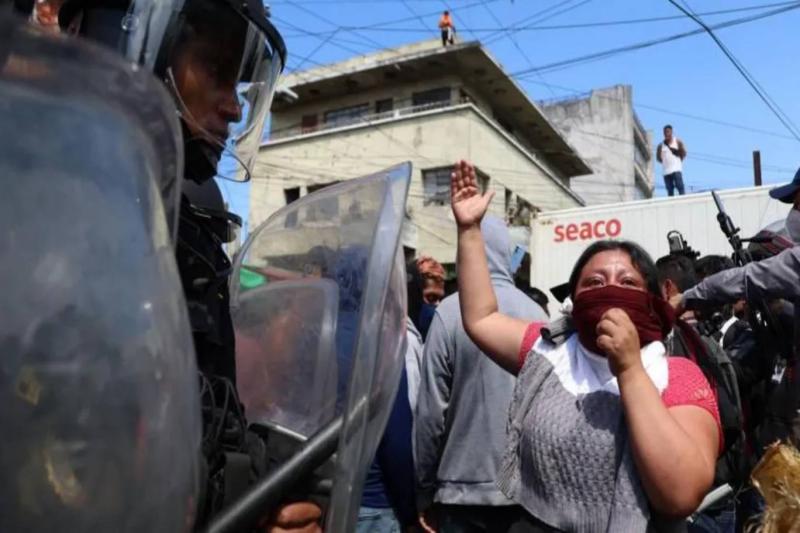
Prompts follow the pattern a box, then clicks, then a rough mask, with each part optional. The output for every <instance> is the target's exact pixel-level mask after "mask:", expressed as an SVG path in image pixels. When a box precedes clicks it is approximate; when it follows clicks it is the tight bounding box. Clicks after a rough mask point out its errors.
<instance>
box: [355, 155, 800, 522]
mask: <svg viewBox="0 0 800 533" xmlns="http://www.w3.org/2000/svg"><path fill="white" fill-rule="evenodd" d="M771 195H772V196H773V197H774V198H776V199H778V200H780V201H782V202H785V203H789V204H793V206H794V208H793V209H792V210H791V211H790V214H789V217H788V218H787V233H788V234H764V235H761V237H762V238H761V239H758V240H757V244H755V245H752V246H751V252H752V253H751V255H752V257H753V259H754V261H753V262H750V263H748V264H745V265H741V266H738V267H737V266H736V265H735V264H734V262H733V261H732V260H731V258H730V257H728V256H720V255H707V256H703V257H698V256H699V254H698V253H696V252H694V251H693V250H691V248H689V247H685V248H684V249H682V250H674V251H673V252H671V253H670V254H669V255H666V256H664V257H661V258H658V260H654V259H653V258H651V257H650V256H649V255H648V253H647V252H646V251H644V250H643V249H642V248H641V247H640V246H639V245H638V244H636V243H633V242H626V241H613V240H606V241H598V242H595V243H593V244H592V245H590V246H589V247H588V248H587V249H586V250H585V252H584V253H583V255H582V256H581V257H580V258H579V259H578V261H577V262H576V264H575V266H574V268H573V271H572V273H571V275H570V277H569V281H568V284H567V285H568V297H567V299H566V300H565V302H564V303H563V305H562V312H561V316H558V317H553V320H551V319H550V318H549V316H548V315H547V314H546V312H545V309H543V307H542V306H540V305H539V304H537V303H536V302H535V301H534V299H533V298H532V297H531V296H529V295H528V294H526V293H524V292H522V291H520V290H519V289H517V288H516V287H515V286H514V279H513V277H514V273H513V272H512V271H511V248H512V247H511V243H510V239H509V233H508V230H507V228H506V226H505V223H504V222H503V221H502V220H500V219H497V218H495V217H493V216H489V215H487V216H484V215H485V212H486V209H487V207H488V205H489V202H490V201H491V194H490V193H487V194H485V195H481V194H480V192H479V189H478V187H477V183H476V178H475V174H474V169H473V167H472V166H471V165H470V164H469V163H467V162H463V161H462V162H459V163H457V164H456V166H455V170H454V173H453V177H452V206H453V213H454V216H455V220H456V222H457V226H458V256H457V265H456V271H457V274H458V275H457V280H458V292H456V293H454V294H450V295H448V296H447V297H445V298H444V299H442V301H441V303H439V305H438V306H437V307H436V310H435V313H434V314H433V319H432V321H431V323H430V326H429V329H428V333H427V335H420V334H419V329H420V327H419V326H420V323H419V316H420V313H419V309H420V308H421V306H422V305H424V304H422V303H421V301H422V300H421V294H422V292H421V287H422V286H423V285H422V283H421V282H420V281H419V280H418V274H417V272H418V269H417V265H416V263H414V262H412V263H410V264H409V265H408V271H409V272H410V273H411V274H410V275H409V285H408V290H409V297H408V301H409V315H410V323H409V350H408V353H409V355H407V366H406V372H407V376H408V379H409V383H410V386H409V387H408V389H407V390H408V391H409V393H408V396H407V398H406V397H405V396H404V397H403V398H402V400H403V401H404V402H405V401H406V400H407V401H408V403H409V405H410V406H412V407H411V409H410V411H411V413H412V417H411V418H412V420H410V421H407V423H406V432H407V433H409V434H411V435H413V439H409V440H413V442H412V446H411V448H412V450H413V453H412V452H411V451H410V452H408V453H410V454H411V455H412V456H413V461H414V468H415V472H416V476H415V481H414V483H415V484H414V487H413V489H414V490H415V492H416V497H415V501H414V503H415V505H416V512H417V516H418V519H415V517H414V514H413V513H412V512H411V511H410V510H409V509H408V508H406V509H404V512H402V513H400V512H397V513H396V514H395V517H396V518H397V520H398V521H397V522H393V520H394V517H392V516H391V515H390V516H389V523H390V524H394V525H393V526H389V525H387V524H386V523H384V525H383V527H382V528H379V529H369V528H365V529H363V530H361V531H373V530H374V531H401V530H408V529H409V528H411V529H414V528H422V529H423V530H425V531H442V532H465V531H476V532H477V531H498V532H501V531H515V532H523V531H529V532H552V531H609V532H611V531H651V530H653V531H685V530H688V531H691V532H715V533H717V532H719V533H721V532H731V533H733V532H734V531H743V530H744V528H745V527H746V526H748V525H752V524H754V523H757V521H758V519H759V517H761V516H762V515H763V513H764V511H765V508H764V502H763V500H762V498H761V496H760V495H759V493H758V492H757V491H756V490H755V489H754V488H753V487H752V486H751V484H750V480H749V474H750V472H751V471H752V469H753V467H754V466H755V464H756V463H757V461H758V460H759V458H760V457H761V455H762V453H763V451H764V450H765V449H766V447H767V446H768V445H769V444H771V443H772V442H775V441H777V440H783V441H789V440H792V439H793V440H794V442H795V443H796V442H797V441H798V439H800V433H798V427H800V424H798V421H800V420H799V419H798V416H797V412H798V407H800V404H798V400H800V391H799V390H797V384H796V383H795V380H796V378H795V374H794V372H795V365H796V359H795V350H796V347H797V346H798V342H797V340H796V337H795V336H796V334H797V331H798V329H797V328H795V324H794V323H793V322H792V318H791V317H792V313H793V302H794V300H795V299H796V298H797V296H798V289H797V287H799V286H800V285H799V284H798V281H800V279H798V277H799V276H800V262H798V259H800V253H798V252H797V251H796V250H797V249H796V248H794V247H793V244H794V242H796V241H795V240H794V239H797V238H800V232H797V231H796V230H794V229H792V228H793V225H792V220H794V219H795V218H796V217H798V214H800V211H798V206H799V205H800V172H798V176H797V177H796V178H795V181H794V182H792V183H790V184H789V185H787V186H785V187H781V188H778V189H774V190H773V191H772V192H771ZM684 245H685V243H684ZM424 262H428V263H430V262H431V260H430V259H429V258H426V259H424ZM533 281H534V282H535V280H533ZM766 310H770V311H771V314H769V315H767V314H766V313H767V311H766ZM762 311H763V312H762ZM426 325H427V324H426ZM793 329H794V333H793ZM420 344H422V346H423V347H422V349H420ZM411 353H413V356H411V355H410V354H411ZM416 380H419V384H418V385H417V384H413V382H414V381H416ZM403 390H404V394H405V392H406V389H403ZM414 391H417V392H414ZM404 475H405V476H406V477H407V472H404ZM707 496H708V498H707ZM391 501H392V500H391V499H389V500H388V501H387V504H388V505H389V506H391ZM405 503H406V504H407V503H408V502H405Z"/></svg>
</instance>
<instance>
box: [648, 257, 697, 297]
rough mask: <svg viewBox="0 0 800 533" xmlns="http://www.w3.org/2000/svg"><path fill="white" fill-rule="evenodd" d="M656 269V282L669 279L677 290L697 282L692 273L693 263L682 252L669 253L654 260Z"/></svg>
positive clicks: (692, 285)
mask: <svg viewBox="0 0 800 533" xmlns="http://www.w3.org/2000/svg"><path fill="white" fill-rule="evenodd" d="M656 268H657V269H658V282H659V284H663V283H664V282H665V281H667V280H670V281H671V282H672V283H674V284H675V285H676V286H677V287H678V290H679V291H681V292H683V291H686V290H689V289H691V288H692V287H694V286H695V285H696V284H697V278H696V277H695V273H694V263H692V260H691V259H689V258H688V257H686V256H685V255H683V254H669V255H665V256H664V257H662V258H660V259H659V260H658V261H656Z"/></svg>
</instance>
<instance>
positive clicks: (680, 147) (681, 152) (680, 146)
mask: <svg viewBox="0 0 800 533" xmlns="http://www.w3.org/2000/svg"><path fill="white" fill-rule="evenodd" d="M678 157H680V158H681V161H683V160H684V159H686V145H685V144H683V141H682V140H680V139H678Z"/></svg>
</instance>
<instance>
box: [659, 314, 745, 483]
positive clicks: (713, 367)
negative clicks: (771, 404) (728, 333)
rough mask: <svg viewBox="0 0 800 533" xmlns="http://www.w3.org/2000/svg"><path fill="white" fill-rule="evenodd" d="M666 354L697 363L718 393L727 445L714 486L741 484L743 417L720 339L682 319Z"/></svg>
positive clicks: (733, 372) (730, 364)
mask: <svg viewBox="0 0 800 533" xmlns="http://www.w3.org/2000/svg"><path fill="white" fill-rule="evenodd" d="M667 352H668V353H669V355H670V356H672V357H686V358H688V359H691V360H692V361H694V363H696V364H697V366H699V367H700V370H701V371H702V372H703V374H704V375H705V377H706V379H708V382H709V383H710V384H711V386H712V387H713V388H714V390H715V391H716V393H717V404H718V406H719V416H720V422H721V425H722V434H723V438H724V439H725V442H724V448H723V451H722V454H721V455H720V456H719V459H718V460H717V469H716V474H715V478H716V479H715V480H714V481H715V483H714V484H715V485H721V484H723V483H730V484H731V485H732V486H734V487H736V486H738V485H741V484H742V483H744V482H745V481H746V476H747V463H746V454H745V437H744V416H743V413H742V399H741V395H740V393H739V383H738V380H737V376H736V369H735V368H734V364H733V362H732V361H731V358H730V357H729V356H728V354H727V353H726V352H725V350H723V349H722V347H721V346H720V345H719V342H718V341H717V340H715V339H714V338H712V337H710V336H708V335H701V334H699V333H698V332H697V331H695V329H694V328H693V327H692V326H691V325H689V324H688V323H686V322H684V321H682V320H678V321H677V322H676V325H675V329H674V330H673V335H672V339H671V341H670V342H667Z"/></svg>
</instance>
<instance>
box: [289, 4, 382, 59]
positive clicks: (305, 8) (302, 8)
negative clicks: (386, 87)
mask: <svg viewBox="0 0 800 533" xmlns="http://www.w3.org/2000/svg"><path fill="white" fill-rule="evenodd" d="M286 1H287V2H288V4H289V5H290V6H292V7H294V8H296V9H299V10H301V11H303V12H305V13H308V14H309V15H311V16H312V17H314V18H315V19H317V20H320V21H322V22H324V23H325V24H329V25H331V26H334V29H335V30H337V31H339V28H336V25H335V24H333V23H332V22H331V21H330V20H329V19H326V18H325V17H323V16H321V15H319V14H317V13H315V12H314V11H312V10H310V9H308V8H307V7H305V6H302V5H299V4H298V3H297V2H295V1H294V0H286ZM345 31H349V32H350V33H352V34H353V35H355V36H356V37H359V38H361V39H363V40H364V41H367V42H369V43H370V44H371V45H372V46H377V47H378V48H381V47H382V46H383V44H381V43H379V42H378V41H376V40H375V39H373V38H372V37H367V36H364V35H361V34H360V33H358V32H357V31H355V30H345Z"/></svg>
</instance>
